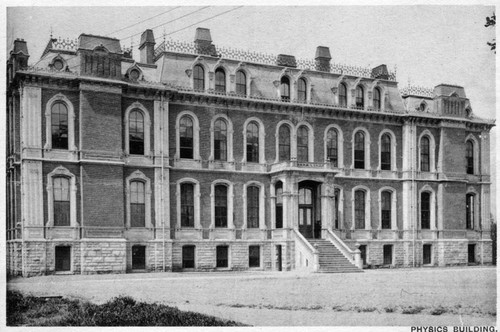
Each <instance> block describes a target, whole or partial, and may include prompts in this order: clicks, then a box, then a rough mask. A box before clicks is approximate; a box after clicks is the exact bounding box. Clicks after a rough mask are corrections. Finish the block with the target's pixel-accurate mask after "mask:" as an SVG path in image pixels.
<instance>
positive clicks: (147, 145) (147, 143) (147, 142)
mask: <svg viewBox="0 0 500 332" xmlns="http://www.w3.org/2000/svg"><path fill="white" fill-rule="evenodd" d="M133 111H138V112H140V113H141V114H142V116H143V119H144V153H143V154H142V156H150V155H151V118H150V116H149V112H148V110H147V109H146V107H144V105H142V104H141V103H139V102H134V103H132V104H131V105H130V106H129V107H127V109H126V110H125V114H124V118H123V121H124V127H125V139H124V141H125V154H126V155H129V156H130V155H131V153H130V140H129V138H130V125H129V120H130V113H132V112H133ZM134 156H141V154H134Z"/></svg>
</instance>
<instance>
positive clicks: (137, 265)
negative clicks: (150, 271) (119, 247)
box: [132, 246, 146, 270]
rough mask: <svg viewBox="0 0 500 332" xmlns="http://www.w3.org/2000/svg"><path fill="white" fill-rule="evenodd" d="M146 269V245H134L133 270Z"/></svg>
mask: <svg viewBox="0 0 500 332" xmlns="http://www.w3.org/2000/svg"><path fill="white" fill-rule="evenodd" d="M145 269H146V247H145V246H132V270H145Z"/></svg>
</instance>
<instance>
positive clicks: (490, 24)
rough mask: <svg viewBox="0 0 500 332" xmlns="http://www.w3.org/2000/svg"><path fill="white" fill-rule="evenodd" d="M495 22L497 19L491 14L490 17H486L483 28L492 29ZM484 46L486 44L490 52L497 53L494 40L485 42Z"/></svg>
mask: <svg viewBox="0 0 500 332" xmlns="http://www.w3.org/2000/svg"><path fill="white" fill-rule="evenodd" d="M496 22H497V18H496V16H495V13H493V15H492V16H490V17H486V24H485V25H484V26H485V27H487V28H488V27H493V28H495V24H496ZM486 44H488V46H489V47H491V50H492V51H493V52H495V53H496V52H497V51H496V47H497V43H496V39H495V38H494V39H493V40H492V41H491V42H487V43H486Z"/></svg>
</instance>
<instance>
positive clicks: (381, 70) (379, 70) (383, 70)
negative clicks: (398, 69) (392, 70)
mask: <svg viewBox="0 0 500 332" xmlns="http://www.w3.org/2000/svg"><path fill="white" fill-rule="evenodd" d="M372 78H380V79H383V80H388V79H389V71H388V70H387V66H386V65H380V66H377V67H375V68H373V69H372Z"/></svg>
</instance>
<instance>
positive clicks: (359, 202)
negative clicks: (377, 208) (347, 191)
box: [354, 190, 366, 229]
mask: <svg viewBox="0 0 500 332" xmlns="http://www.w3.org/2000/svg"><path fill="white" fill-rule="evenodd" d="M365 208H366V193H365V192H364V191H363V190H356V192H355V193H354V225H355V228H356V229H365V217H366V216H365Z"/></svg>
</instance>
